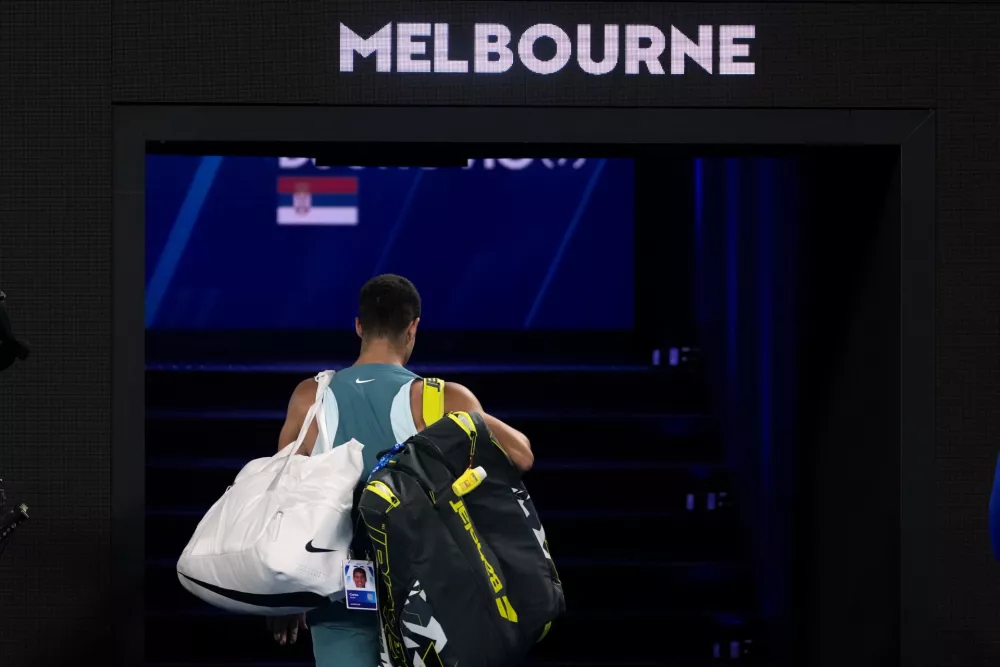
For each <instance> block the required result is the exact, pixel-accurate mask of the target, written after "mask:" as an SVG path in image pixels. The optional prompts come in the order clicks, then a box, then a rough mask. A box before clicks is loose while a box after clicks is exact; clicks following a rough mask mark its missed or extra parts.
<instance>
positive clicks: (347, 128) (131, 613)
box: [111, 106, 935, 667]
mask: <svg viewBox="0 0 1000 667" xmlns="http://www.w3.org/2000/svg"><path fill="white" fill-rule="evenodd" d="M338 141H340V142H343V141H355V142H387V143H400V142H404V143H405V142H447V143H484V142H489V143H521V142H526V143H550V144H551V143H567V144H570V143H588V144H600V143H608V144H664V145H689V146H694V145H704V146H719V147H722V146H727V145H728V146H735V147H740V146H751V145H753V146H763V147H766V146H775V147H777V146H801V147H806V146H873V145H882V146H898V147H899V163H898V164H899V183H900V218H901V220H900V224H901V229H900V248H899V252H900V276H899V279H900V301H899V304H900V313H899V315H900V331H899V336H900V341H899V345H900V346H899V354H900V359H899V362H900V376H899V410H900V414H899V424H900V426H899V428H900V442H899V462H900V470H899V475H900V507H899V511H900V563H899V585H900V619H899V627H900V638H899V639H900V641H899V645H900V658H901V660H900V662H901V664H902V665H907V666H908V667H917V666H924V665H929V660H930V655H931V651H930V642H931V638H932V636H933V633H932V623H931V618H932V616H931V612H932V598H931V591H932V586H933V568H932V564H931V553H932V549H931V545H932V540H933V535H932V528H931V526H932V521H931V518H932V517H933V502H932V494H933V491H934V487H933V469H934V421H935V420H934V412H935V395H934V382H935V345H934V330H935V322H934V317H935V287H934V269H935V220H934V213H935V208H934V204H935V197H934V178H935V121H934V112H933V111H931V110H926V109H915V110H851V109H842V110H832V109H822V110H820V109H816V110H807V109H665V108H664V109H659V108H642V109H618V108H613V109H608V108H590V107H586V108H581V107H572V108H567V107H551V108H537V107H532V108H524V107H472V106H470V107H296V106H282V107H278V106H270V107H264V106H238V107H237V106H117V107H115V109H114V174H113V179H114V180H113V182H114V228H113V244H114V245H113V262H114V268H113V281H112V284H113V336H114V338H113V349H114V353H113V354H114V356H113V360H112V361H113V375H112V377H113V384H112V406H113V417H112V419H113V421H112V434H113V441H112V500H111V502H112V531H113V532H112V556H113V569H112V572H113V573H114V579H113V589H114V595H115V600H116V609H115V619H116V622H117V624H118V625H117V627H115V628H114V636H115V640H116V641H117V642H119V646H118V647H117V650H116V662H115V664H120V665H128V666H129V667H131V666H133V665H139V664H143V663H144V661H145V655H144V637H143V622H144V618H143V617H144V614H143V598H142V590H143V583H142V582H143V573H144V559H143V554H144V540H145V531H144V524H145V519H144V506H145V451H144V410H145V395H144V366H145V350H144V336H143V333H144V278H143V276H144V275H145V272H144V257H145V251H144V219H145V208H144V206H145V157H146V148H147V144H148V143H149V142H212V143H218V142H303V143H306V142H338Z"/></svg>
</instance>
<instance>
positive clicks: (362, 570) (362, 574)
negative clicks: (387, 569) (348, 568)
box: [351, 567, 368, 581]
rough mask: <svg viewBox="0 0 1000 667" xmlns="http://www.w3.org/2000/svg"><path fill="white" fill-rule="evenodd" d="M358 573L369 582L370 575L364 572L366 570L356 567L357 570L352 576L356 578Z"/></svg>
mask: <svg viewBox="0 0 1000 667" xmlns="http://www.w3.org/2000/svg"><path fill="white" fill-rule="evenodd" d="M358 572H360V573H361V576H362V577H364V578H365V581H367V580H368V573H367V572H365V571H364V569H363V568H360V567H356V568H354V572H351V576H352V577H353V576H354V575H356V574H357V573H358Z"/></svg>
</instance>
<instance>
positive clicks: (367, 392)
mask: <svg viewBox="0 0 1000 667" xmlns="http://www.w3.org/2000/svg"><path fill="white" fill-rule="evenodd" d="M417 379H419V378H418V376H417V375H416V374H414V373H412V372H410V371H408V370H406V369H405V368H403V367H402V366H397V365H396V364H359V365H357V366H350V367H349V368H345V369H344V370H342V371H339V372H338V373H337V374H336V375H334V377H333V381H332V382H330V387H329V389H327V395H326V405H325V407H324V410H323V413H324V414H323V418H324V419H325V421H326V427H327V433H329V435H330V439H331V440H332V445H333V446H334V447H339V446H340V445H342V444H344V443H345V442H348V441H349V440H351V438H353V439H355V440H357V441H358V442H360V443H361V444H362V445H364V452H363V454H364V462H365V469H366V470H371V469H372V467H374V465H375V463H376V461H377V459H378V453H379V452H381V451H384V450H386V449H390V448H391V447H393V446H394V445H396V444H397V443H400V442H403V441H405V440H406V439H408V438H410V437H411V436H413V435H414V434H415V433H416V432H417V429H416V425H415V423H414V419H413V412H412V410H411V407H410V383H411V382H412V381H413V380H417ZM331 399H332V400H331ZM322 451H324V450H323V449H322V448H321V447H320V445H319V443H317V446H316V448H315V449H314V450H313V453H314V454H316V453H322Z"/></svg>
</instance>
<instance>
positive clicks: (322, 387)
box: [267, 371, 336, 491]
mask: <svg viewBox="0 0 1000 667" xmlns="http://www.w3.org/2000/svg"><path fill="white" fill-rule="evenodd" d="M335 373H336V371H323V372H322V373H320V374H319V375H317V376H316V400H314V401H313V404H312V405H311V406H310V407H309V412H307V413H306V418H305V419H304V420H302V428H300V429H299V437H297V438H296V439H295V443H294V444H293V445H292V449H291V451H290V452H289V453H288V458H286V459H285V465H283V466H281V470H279V471H278V474H277V475H275V476H274V479H273V480H272V481H271V484H270V485H269V486H268V487H267V490H268V491H273V490H274V489H275V488H276V487H277V486H278V481H279V480H280V479H281V476H282V475H284V474H285V470H286V469H287V468H288V464H289V463H291V461H292V457H293V456H295V455H296V454H297V453H298V451H299V448H300V447H301V446H302V441H303V440H305V439H306V433H308V432H309V427H310V426H312V423H313V419H316V415H317V414H319V411H320V409H321V408H322V407H323V399H324V397H325V396H326V389H327V387H329V386H330V382H331V381H332V380H333V376H334V375H335ZM317 425H318V427H319V437H321V438H323V439H324V441H327V442H328V441H329V434H328V433H327V431H326V423H325V420H324V419H320V420H319V421H318V422H317ZM313 446H314V447H315V445H313Z"/></svg>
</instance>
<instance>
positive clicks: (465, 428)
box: [359, 385, 565, 667]
mask: <svg viewBox="0 0 1000 667" xmlns="http://www.w3.org/2000/svg"><path fill="white" fill-rule="evenodd" d="M425 386H426V385H425ZM425 395H426V394H425ZM426 408H427V404H426V403H425V423H430V422H431V421H433V419H428V417H433V415H430V414H428V412H427V410H426ZM359 510H360V513H361V517H362V518H363V520H364V522H365V524H366V526H367V529H368V530H367V532H368V536H369V538H370V540H371V543H372V548H373V551H374V553H373V557H374V558H375V561H376V565H377V567H378V569H379V573H380V575H381V576H380V577H379V586H378V588H379V607H380V609H379V614H380V617H381V618H380V620H381V623H382V634H383V641H384V646H383V653H384V655H383V660H386V659H387V660H388V662H389V663H390V664H391V665H392V666H393V667H416V666H418V665H426V667H452V666H457V667H465V666H469V667H473V666H475V667H480V666H481V667H504V666H506V665H516V664H518V663H519V662H520V661H521V660H522V659H523V658H524V656H525V655H526V654H527V652H528V650H529V649H530V648H531V647H532V646H533V645H534V644H535V643H537V642H538V641H540V640H541V639H542V638H543V637H544V636H545V634H546V633H547V632H548V630H549V627H550V626H551V624H552V621H553V620H554V619H555V618H556V617H558V616H559V615H560V614H561V613H562V612H563V611H564V610H565V601H564V598H563V591H562V584H561V583H560V581H559V575H558V573H557V572H556V568H555V565H554V564H553V562H552V558H551V556H550V553H549V548H548V542H547V541H546V539H545V531H544V529H543V528H542V524H541V522H540V521H539V519H538V515H537V513H536V512H535V508H534V506H533V504H532V502H531V498H530V496H529V495H528V492H527V490H526V489H525V487H524V484H523V483H522V481H521V478H520V475H519V474H518V472H517V470H516V469H515V468H514V466H513V465H512V464H511V463H510V461H509V460H508V458H507V455H506V454H505V453H504V451H503V450H502V449H501V448H500V445H499V444H498V443H497V442H496V439H495V438H494V437H493V434H492V433H490V431H489V428H488V427H487V426H486V424H485V422H484V421H483V419H482V417H481V416H480V415H479V414H476V413H471V414H470V413H465V412H456V413H449V414H448V415H445V416H444V418H442V419H439V420H438V421H436V422H434V423H433V424H432V425H431V426H429V427H427V428H426V429H425V430H424V431H422V432H421V433H419V434H417V435H416V436H414V437H412V438H410V439H409V440H407V441H406V442H405V443H403V444H402V445H398V446H397V447H395V448H394V449H393V450H391V451H390V452H389V453H387V454H386V455H384V456H383V457H382V458H381V460H380V463H379V466H377V467H376V469H375V471H374V472H373V474H372V476H371V478H370V479H369V482H368V484H367V486H366V487H365V490H364V492H363V494H362V496H361V500H360V503H359Z"/></svg>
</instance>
